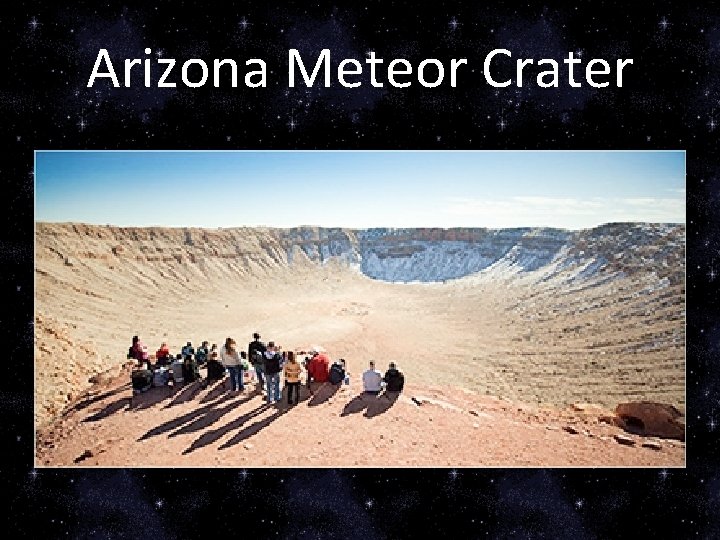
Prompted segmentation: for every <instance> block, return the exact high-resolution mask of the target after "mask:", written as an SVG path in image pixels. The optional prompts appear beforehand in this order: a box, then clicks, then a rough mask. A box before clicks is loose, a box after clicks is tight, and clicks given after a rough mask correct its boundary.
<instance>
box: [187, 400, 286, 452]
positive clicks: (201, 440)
mask: <svg viewBox="0 0 720 540" xmlns="http://www.w3.org/2000/svg"><path fill="white" fill-rule="evenodd" d="M269 409H270V405H268V404H267V403H263V404H262V405H258V406H257V407H255V408H254V409H253V410H251V411H249V412H246V413H245V414H243V415H241V416H238V417H237V418H236V419H235V420H233V421H232V422H230V423H228V424H225V425H224V426H221V427H219V428H217V429H213V430H210V431H206V432H205V433H203V434H202V435H200V436H199V437H198V438H197V439H195V440H194V441H193V442H192V444H191V445H190V446H189V447H188V448H186V449H185V450H183V452H182V453H183V455H187V454H190V453H192V452H194V451H195V450H199V449H200V448H203V447H204V446H208V445H209V444H212V443H214V442H215V441H217V440H218V439H220V438H221V437H222V436H223V435H225V434H226V433H230V432H231V431H233V430H235V429H237V428H239V427H240V426H242V425H243V424H244V423H245V422H247V421H248V420H250V419H251V418H253V417H255V416H258V415H260V414H262V413H263V412H264V411H266V410H269ZM271 418H273V419H274V418H275V415H273V416H272V417H271ZM228 446H231V445H230V443H225V444H223V445H221V446H220V447H219V450H222V449H223V448H227V447H228Z"/></svg>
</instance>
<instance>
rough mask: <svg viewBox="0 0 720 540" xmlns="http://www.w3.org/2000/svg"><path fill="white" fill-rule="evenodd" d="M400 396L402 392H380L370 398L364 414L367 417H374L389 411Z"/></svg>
mask: <svg viewBox="0 0 720 540" xmlns="http://www.w3.org/2000/svg"><path fill="white" fill-rule="evenodd" d="M399 397H400V392H385V393H384V394H380V395H379V396H377V398H375V399H372V400H370V403H368V406H367V410H366V411H365V414H363V416H364V417H365V418H373V417H374V416H378V415H379V414H382V413H384V412H387V411H388V409H390V407H392V406H393V405H395V402H396V401H397V400H398V398H399Z"/></svg>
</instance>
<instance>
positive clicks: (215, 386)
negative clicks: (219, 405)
mask: <svg viewBox="0 0 720 540" xmlns="http://www.w3.org/2000/svg"><path fill="white" fill-rule="evenodd" d="M210 386H212V388H211V389H210V391H209V392H208V393H207V394H205V396H203V397H202V398H201V399H200V403H207V402H209V401H213V400H214V399H217V398H219V397H220V396H222V395H223V394H224V393H225V392H227V390H228V387H227V385H226V384H225V381H224V380H222V379H220V380H217V381H209V383H208V384H207V385H206V386H205V387H204V388H208V387H210Z"/></svg>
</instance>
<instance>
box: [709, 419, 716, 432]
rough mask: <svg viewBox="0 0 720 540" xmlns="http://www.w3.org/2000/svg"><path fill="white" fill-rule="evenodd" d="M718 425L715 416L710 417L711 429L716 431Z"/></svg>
mask: <svg viewBox="0 0 720 540" xmlns="http://www.w3.org/2000/svg"><path fill="white" fill-rule="evenodd" d="M716 426H717V424H716V423H715V418H713V417H710V421H709V422H708V428H709V429H710V431H715V427H716Z"/></svg>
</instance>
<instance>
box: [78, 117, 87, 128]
mask: <svg viewBox="0 0 720 540" xmlns="http://www.w3.org/2000/svg"><path fill="white" fill-rule="evenodd" d="M77 126H78V127H79V128H80V131H85V126H87V122H85V119H84V118H83V117H82V116H81V117H80V120H79V121H78V123H77Z"/></svg>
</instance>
